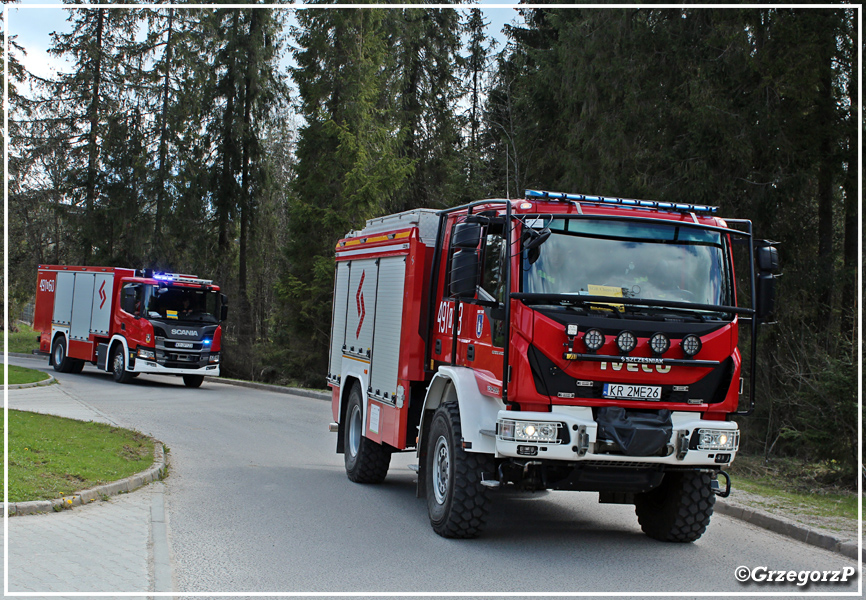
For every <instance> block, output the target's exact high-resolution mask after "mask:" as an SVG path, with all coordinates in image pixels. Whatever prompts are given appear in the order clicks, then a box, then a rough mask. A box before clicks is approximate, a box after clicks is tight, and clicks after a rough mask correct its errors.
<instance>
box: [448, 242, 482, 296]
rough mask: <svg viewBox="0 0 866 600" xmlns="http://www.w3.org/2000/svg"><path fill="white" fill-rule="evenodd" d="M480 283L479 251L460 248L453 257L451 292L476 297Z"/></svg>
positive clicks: (456, 294)
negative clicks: (476, 289) (476, 290)
mask: <svg viewBox="0 0 866 600" xmlns="http://www.w3.org/2000/svg"><path fill="white" fill-rule="evenodd" d="M477 285H478V251H477V250H460V251H458V252H456V253H455V254H454V256H453V257H451V294H452V295H454V296H456V297H458V298H474V297H475V287H476V286H477Z"/></svg>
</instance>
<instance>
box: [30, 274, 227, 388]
mask: <svg viewBox="0 0 866 600" xmlns="http://www.w3.org/2000/svg"><path fill="white" fill-rule="evenodd" d="M226 314H227V299H226V296H225V295H224V294H221V293H220V288H219V287H218V286H216V285H214V284H213V282H212V281H210V280H207V279H201V278H199V277H196V276H195V275H182V274H176V273H153V272H152V271H150V270H149V269H148V270H145V271H136V270H134V269H126V268H121V267H74V266H60V265H40V266H39V271H38V274H37V284H36V307H35V309H34V316H33V328H34V329H35V330H37V331H38V332H39V349H40V351H42V352H44V353H47V354H48V355H49V358H48V361H49V364H51V365H53V366H54V369H55V370H57V371H60V372H72V373H80V372H81V370H82V369H83V368H84V364H85V363H86V362H89V363H91V364H93V365H95V366H96V367H97V368H98V369H100V370H103V371H109V372H111V373H112V374H113V375H114V380H115V381H117V382H119V383H128V382H129V381H131V380H132V378H134V377H137V376H138V375H139V374H141V373H156V374H162V375H178V376H181V377H183V382H184V384H185V385H186V386H187V387H199V386H200V385H201V384H202V381H204V376H205V375H212V376H217V375H219V373H220V347H221V340H222V327H221V325H220V323H221V322H222V321H224V320H225V318H226Z"/></svg>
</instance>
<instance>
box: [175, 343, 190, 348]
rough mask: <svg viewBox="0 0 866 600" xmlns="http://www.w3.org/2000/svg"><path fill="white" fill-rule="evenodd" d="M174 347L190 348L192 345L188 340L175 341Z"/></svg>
mask: <svg viewBox="0 0 866 600" xmlns="http://www.w3.org/2000/svg"><path fill="white" fill-rule="evenodd" d="M174 347H175V348H192V347H193V346H192V344H190V343H189V342H175V343H174Z"/></svg>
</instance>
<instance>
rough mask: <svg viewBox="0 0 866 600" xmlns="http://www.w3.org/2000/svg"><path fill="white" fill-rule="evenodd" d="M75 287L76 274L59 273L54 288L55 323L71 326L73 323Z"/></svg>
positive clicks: (53, 320)
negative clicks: (73, 294) (73, 293)
mask: <svg viewBox="0 0 866 600" xmlns="http://www.w3.org/2000/svg"><path fill="white" fill-rule="evenodd" d="M74 287H75V273H67V272H64V273H58V274H57V282H56V285H55V288H54V317H53V319H52V322H53V323H56V324H58V325H69V324H70V323H71V322H72V292H73V289H74Z"/></svg>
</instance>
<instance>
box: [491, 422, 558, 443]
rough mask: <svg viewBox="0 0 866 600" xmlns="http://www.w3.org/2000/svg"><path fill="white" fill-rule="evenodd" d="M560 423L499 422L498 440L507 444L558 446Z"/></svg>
mask: <svg viewBox="0 0 866 600" xmlns="http://www.w3.org/2000/svg"><path fill="white" fill-rule="evenodd" d="M560 427H562V424H561V423H543V422H542V423H539V422H528V421H499V434H498V435H499V438H500V439H502V440H505V441H509V442H535V443H537V444H558V443H559V428H560Z"/></svg>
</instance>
